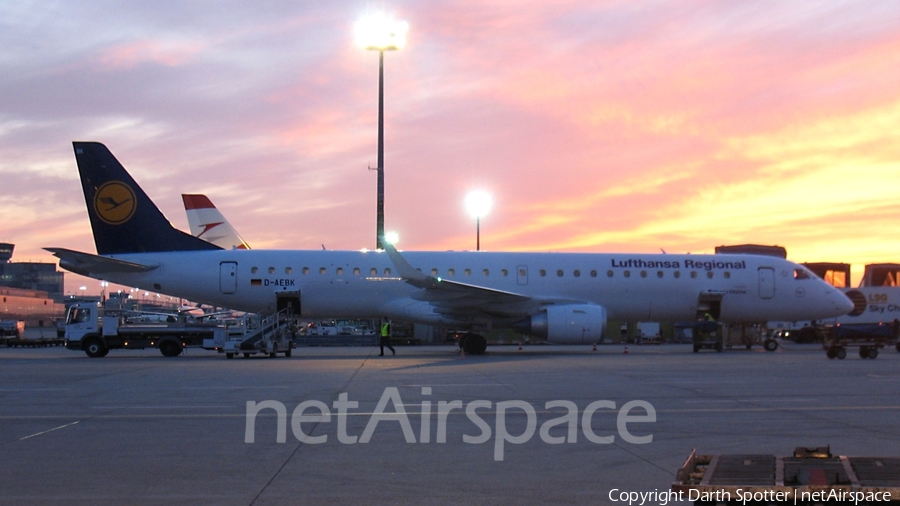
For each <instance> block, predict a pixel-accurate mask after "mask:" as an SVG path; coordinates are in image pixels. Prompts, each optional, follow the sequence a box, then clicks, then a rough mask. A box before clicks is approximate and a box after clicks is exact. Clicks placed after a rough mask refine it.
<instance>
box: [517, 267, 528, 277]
mask: <svg viewBox="0 0 900 506" xmlns="http://www.w3.org/2000/svg"><path fill="white" fill-rule="evenodd" d="M526 274H528V271H526V270H525V269H519V276H520V277H523V278H524V277H525V275H526Z"/></svg>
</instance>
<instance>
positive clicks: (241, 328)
mask: <svg viewBox="0 0 900 506" xmlns="http://www.w3.org/2000/svg"><path fill="white" fill-rule="evenodd" d="M295 333H296V325H295V322H294V320H293V319H292V318H291V311H290V309H282V310H281V311H279V312H278V313H275V314H273V315H269V316H265V317H264V316H262V315H259V314H255V313H248V314H245V315H243V316H241V317H238V318H233V319H229V320H227V331H226V332H225V333H222V334H216V336H215V338H212V339H207V340H206V341H205V342H204V346H203V347H204V348H206V349H215V350H218V351H219V353H225V358H234V356H235V355H237V354H239V353H240V354H242V355H244V357H249V356H250V355H254V354H257V353H264V354H266V355H268V356H270V357H272V358H275V357H277V356H278V354H279V353H283V354H284V356H285V357H290V356H291V350H293V348H294V341H293V336H294V334H295Z"/></svg>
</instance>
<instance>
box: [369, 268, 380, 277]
mask: <svg viewBox="0 0 900 506" xmlns="http://www.w3.org/2000/svg"><path fill="white" fill-rule="evenodd" d="M369 275H370V276H377V275H378V269H376V268H374V267H372V268H371V269H369Z"/></svg>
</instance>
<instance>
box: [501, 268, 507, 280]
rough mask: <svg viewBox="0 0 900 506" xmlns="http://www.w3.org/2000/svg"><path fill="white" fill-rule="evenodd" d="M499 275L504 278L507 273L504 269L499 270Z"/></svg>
mask: <svg viewBox="0 0 900 506" xmlns="http://www.w3.org/2000/svg"><path fill="white" fill-rule="evenodd" d="M500 275H501V276H503V277H504V278H505V277H506V276H509V271H508V270H506V269H500Z"/></svg>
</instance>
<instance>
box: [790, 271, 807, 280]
mask: <svg viewBox="0 0 900 506" xmlns="http://www.w3.org/2000/svg"><path fill="white" fill-rule="evenodd" d="M794 279H809V271H807V270H806V269H794Z"/></svg>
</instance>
